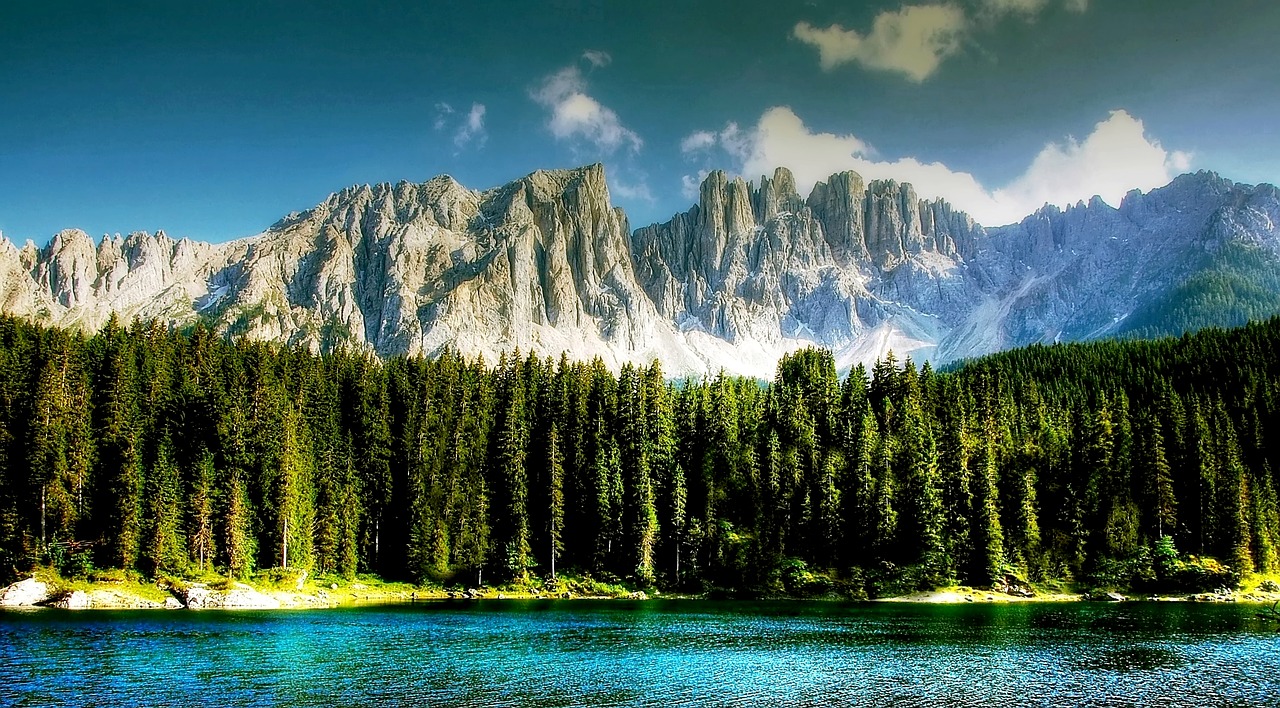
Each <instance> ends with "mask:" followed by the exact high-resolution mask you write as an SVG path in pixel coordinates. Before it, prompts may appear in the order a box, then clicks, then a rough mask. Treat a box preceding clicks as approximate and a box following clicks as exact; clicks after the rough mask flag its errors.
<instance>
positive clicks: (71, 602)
mask: <svg viewBox="0 0 1280 708" xmlns="http://www.w3.org/2000/svg"><path fill="white" fill-rule="evenodd" d="M53 606H54V607H58V608H61V609H64V610H87V609H89V608H90V607H93V601H92V600H90V599H89V594H88V593H86V592H84V591H83V590H73V591H71V593H69V594H68V595H67V596H66V597H64V598H61V599H59V600H57V601H56V602H54V603H53Z"/></svg>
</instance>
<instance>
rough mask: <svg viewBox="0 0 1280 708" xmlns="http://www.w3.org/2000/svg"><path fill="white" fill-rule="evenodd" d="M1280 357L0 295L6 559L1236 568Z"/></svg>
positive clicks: (772, 582)
mask: <svg viewBox="0 0 1280 708" xmlns="http://www.w3.org/2000/svg"><path fill="white" fill-rule="evenodd" d="M1277 352H1280V320H1275V319H1273V320H1271V321H1269V322H1265V323H1255V324H1250V325H1247V326H1245V327H1242V328H1239V329H1234V330H1219V329H1208V330H1204V331H1202V332H1200V333H1198V334H1195V335H1190V336H1184V337H1182V338H1179V339H1161V340H1152V341H1099V342H1092V343H1086V344H1060V345H1053V346H1033V347H1028V348H1024V349H1018V350H1014V351H1010V352H1006V353H1002V354H997V355H993V356H989V357H985V358H982V359H978V360H975V361H971V362H967V363H965V364H963V365H961V366H959V367H958V368H956V369H955V370H953V371H948V372H945V373H940V372H936V371H934V370H932V369H931V368H930V366H929V365H928V364H925V365H923V366H916V364H914V363H913V362H911V361H910V360H904V361H899V360H897V359H896V358H895V357H894V356H893V355H892V354H890V355H889V356H887V357H886V358H885V359H883V360H882V361H879V362H877V363H876V364H875V366H873V367H872V368H871V370H870V371H867V370H866V369H864V368H863V367H861V366H859V367H855V368H854V369H853V370H852V371H850V372H848V374H847V375H845V376H843V377H841V376H839V375H838V374H837V370H836V365H835V360H834V358H833V356H832V354H831V352H829V351H825V350H820V349H805V350H801V351H798V352H795V353H793V354H790V355H788V356H786V357H784V358H783V359H782V360H781V361H780V362H779V363H778V368H777V375H776V377H775V379H774V381H773V382H772V383H768V384H764V383H762V382H759V381H756V380H753V379H744V378H735V377H731V376H725V375H720V376H717V377H714V378H709V379H686V380H681V381H670V380H668V379H667V377H666V375H665V374H664V372H663V371H662V370H661V368H660V366H659V365H658V364H657V363H654V364H651V365H649V366H644V367H641V366H634V365H627V366H624V367H623V368H622V369H621V371H619V372H617V373H614V372H611V371H610V370H609V369H608V368H606V367H605V365H604V364H603V363H602V362H601V361H599V360H595V361H593V362H574V361H570V360H569V359H568V357H567V356H565V355H562V356H561V357H560V358H559V360H551V359H544V358H538V357H536V356H532V355H522V354H520V353H518V352H516V353H512V354H511V355H508V356H504V357H503V358H502V359H500V360H499V361H497V362H494V363H492V364H489V363H486V362H484V361H481V360H473V359H467V358H464V357H462V356H459V355H458V354H456V353H451V352H446V353H444V354H442V355H440V356H438V357H435V358H431V359H427V358H421V357H410V358H404V357H400V358H391V359H387V360H385V361H384V360H379V359H377V358H374V357H373V356H371V355H369V354H366V353H363V352H337V353H333V354H326V355H316V354H312V353H309V352H306V351H301V350H296V349H291V348H288V347H282V346H279V345H275V344H268V343H261V342H252V341H248V340H245V339H236V340H233V341H228V340H225V339H222V338H220V337H217V336H215V335H214V334H212V333H211V332H209V331H208V330H206V329H204V328H202V327H200V326H196V327H195V328H194V329H193V330H191V331H189V332H186V333H179V332H173V331H170V330H168V329H166V328H164V327H162V326H160V325H157V324H154V323H141V322H135V323H133V324H132V325H131V326H128V327H124V326H122V325H121V324H119V323H118V322H116V321H115V320H114V319H113V320H112V321H111V322H109V323H108V324H107V325H106V326H105V327H104V328H103V329H102V330H101V331H100V332H98V333H96V334H94V335H93V336H85V335H82V334H79V333H76V332H72V331H68V330H61V329H53V328H46V327H42V326H37V325H33V324H30V323H27V322H25V321H23V320H19V319H15V318H9V317H0V403H2V405H0V576H3V578H0V579H3V580H9V579H12V578H13V577H16V576H17V575H18V574H19V573H21V572H25V571H27V570H29V569H30V568H32V567H34V566H36V565H40V564H50V565H54V566H56V567H58V568H59V569H61V570H62V571H63V572H64V573H72V574H74V573H76V572H84V570H85V569H86V568H91V567H98V568H120V569H126V570H131V571H137V572H140V573H142V574H144V575H147V576H150V577H155V576H157V575H160V574H183V573H203V572H209V571H214V570H216V571H218V572H222V573H226V574H228V575H231V576H236V577H246V576H248V575H249V574H251V573H253V572H254V571H255V570H256V569H262V568H271V567H282V566H283V567H297V568H304V569H313V570H316V571H320V572H326V573H334V574H340V575H344V576H347V577H353V576H354V575H355V574H356V573H374V574H378V575H380V576H382V577H385V578H388V579H404V580H410V581H414V582H426V581H432V582H444V583H466V584H474V583H476V582H478V581H480V580H482V579H483V580H485V581H493V582H520V581H523V580H525V579H527V578H530V577H533V576H546V575H549V574H552V573H554V572H556V570H557V569H559V570H561V571H563V570H566V569H574V570H576V571H578V572H582V573H587V574H592V575H594V576H596V577H602V578H618V579H626V580H629V581H630V582H633V583H635V584H637V585H641V586H659V587H663V588H678V589H684V590H696V591H700V590H706V589H708V588H736V589H754V590H760V591H771V590H775V589H778V588H781V587H783V586H786V588H787V589H791V590H794V589H795V588H794V587H792V585H793V581H794V580H795V578H797V577H799V576H800V575H803V573H797V569H801V570H804V569H820V570H821V571H823V576H822V577H824V578H827V579H833V580H834V581H836V582H844V583H849V584H853V585H856V586H857V587H858V588H867V589H869V590H871V591H874V590H875V588H877V587H880V588H884V587H887V586H888V584H891V583H892V582H906V583H907V584H909V585H915V586H921V587H924V586H928V585H931V584H933V585H936V584H944V583H948V582H964V583H968V584H971V585H980V586H986V585H991V584H992V583H994V582H998V581H1000V579H1001V578H1003V577H1005V576H1006V575H1007V574H1013V575H1015V576H1019V577H1024V578H1029V579H1033V580H1034V579H1040V580H1044V579H1077V580H1083V581H1089V582H1095V583H1100V584H1105V583H1113V584H1114V583H1122V584H1127V585H1138V584H1142V583H1144V582H1146V583H1156V582H1161V583H1165V584H1178V583H1182V584H1185V585H1188V586H1191V585H1195V584H1196V583H1197V578H1198V579H1199V580H1201V581H1204V582H1217V581H1218V580H1219V578H1236V579H1238V578H1239V577H1241V576H1243V575H1245V574H1247V573H1250V572H1255V571H1257V572H1275V571H1276V570H1277V569H1280V555H1278V554H1280V550H1278V549H1280V519H1278V517H1277V503H1276V491H1275V490H1276V486H1277V483H1278V482H1280V480H1277V478H1276V473H1275V470H1276V469H1277V467H1278V463H1280V459H1277V455H1280V442H1277V437H1278V436H1280V418H1278V413H1280V410H1278V405H1280V401H1278V400H1277V381H1280V358H1278V357H1277ZM1182 553H1186V554H1191V556H1184V555H1181V554H1182ZM1192 556H1194V557H1192ZM1206 558H1216V559H1218V561H1220V563H1214V562H1212V561H1206V560H1205V559H1206ZM1206 574H1207V575H1206ZM1192 576H1195V577H1192ZM805 577H808V576H805ZM1206 578H1207V580H1206Z"/></svg>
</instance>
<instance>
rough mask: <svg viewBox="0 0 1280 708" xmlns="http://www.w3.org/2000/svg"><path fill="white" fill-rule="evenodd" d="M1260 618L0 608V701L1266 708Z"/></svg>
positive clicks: (1269, 629)
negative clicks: (1229, 707) (1241, 707)
mask: <svg viewBox="0 0 1280 708" xmlns="http://www.w3.org/2000/svg"><path fill="white" fill-rule="evenodd" d="M1257 611H1258V608H1257V607H1250V606H1243V605H1241V606H1237V605H1193V604H1185V603H1124V604H1118V605H1101V604H1089V603H1068V604H1019V605H1000V606H996V605H969V604H966V605H900V604H840V603H827V602H713V601H702V600H679V601H653V600H651V601H647V602H626V601H600V602H595V601H581V600H574V601H561V602H555V601H532V602H519V601H503V602H497V601H488V602H471V603H464V602H438V603H420V604H417V605H411V606H382V607H367V608H355V609H337V610H313V611H295V612H288V611H283V612H280V611H272V612H220V611H206V612H182V611H176V612H162V611H133V612H102V611H93V612H80V613H75V612H70V611H56V610H39V611H23V612H19V611H0V704H2V705H18V706H62V705H66V706H82V705H99V706H116V705H172V706H189V705H217V706H236V705H285V706H313V705H314V706H322V705H477V706H519V705H546V706H571V705H592V706H672V705H687V706H695V705H697V706H701V705H734V706H778V705H797V706H827V705H904V706H906V705H912V706H914V705H922V706H953V705H960V706H964V705H972V706H991V705H1011V706H1039V705H1051V706H1058V705H1061V706H1077V705H1099V706H1101V705H1141V706H1203V705H1233V706H1234V705H1270V706H1280V631H1277V624H1276V623H1274V622H1268V621H1265V620H1261V619H1258V618H1257V617H1256V613H1257Z"/></svg>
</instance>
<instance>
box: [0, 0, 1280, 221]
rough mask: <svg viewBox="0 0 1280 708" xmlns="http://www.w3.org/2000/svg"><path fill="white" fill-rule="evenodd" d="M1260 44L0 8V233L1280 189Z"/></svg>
mask: <svg viewBox="0 0 1280 708" xmlns="http://www.w3.org/2000/svg"><path fill="white" fill-rule="evenodd" d="M106 5H114V7H105V6H106ZM513 5H515V6H517V7H512V6H513ZM1278 36H1280V3H1275V2H1271V1H1270V0H1267V1H1263V0H1219V1H1217V2H1212V3H1209V2H1203V1H1202V0H1166V1H1163V2H1146V1H1143V0H1087V1H1085V0H916V4H914V5H909V4H903V3H901V2H893V1H884V2H868V3H858V2H849V1H847V0H846V1H845V2H824V1H821V0H813V1H809V2H776V1H773V2H758V1H756V0H736V1H733V2H729V1H719V0H716V1H713V2H648V3H633V2H606V1H605V0H551V1H549V2H542V3H532V2H531V3H519V4H517V3H507V2H472V3H456V2H448V3H445V2H434V1H428V2H423V1H417V2H408V1H406V2H380V3H369V4H366V3H339V2H301V1H295V0H275V1H271V0H267V1H264V2H251V3H238V2H221V3H203V2H198V3H184V2H172V1H171V0H170V1H168V2H152V3H97V2H92V3H71V2H58V1H57V0H53V1H52V2H47V3H26V2H22V3H4V4H3V6H0V231H3V232H4V234H5V235H6V236H8V237H9V238H10V239H11V240H15V241H22V240H25V239H28V238H30V239H34V240H35V241H36V242H37V243H44V242H47V240H48V239H49V237H50V236H51V235H52V234H53V233H54V232H55V231H57V230H59V229H62V228H69V227H76V228H83V229H85V230H86V231H88V232H90V233H91V234H94V235H95V236H96V235H100V234H103V233H115V232H129V231H133V230H155V229H164V230H166V231H167V232H169V233H170V234H171V235H175V236H190V237H192V238H199V239H206V240H214V241H221V240H226V239H229V238H235V237H239V236H247V235H252V234H254V233H257V232H259V231H261V230H263V229H264V228H266V227H267V226H269V225H270V224H271V223H272V222H273V221H275V220H276V219H278V218H279V217H281V216H283V215H284V214H286V213H288V212H290V211H294V210H299V209H305V208H307V207H309V206H312V205H314V204H316V203H317V202H319V201H321V200H322V199H323V198H324V197H325V196H326V195H328V194H329V193H330V192H333V191H337V190H339V189H341V188H342V187H344V186H347V185H350V184H357V183H373V182H396V181H399V180H412V181H422V180H426V179H429V178H430V177H432V176H434V175H437V174H441V173H447V174H451V175H453V176H454V177H456V178H457V179H458V180H459V181H461V182H462V183H463V184H466V185H467V186H470V187H473V188H488V187H492V186H496V185H498V184H501V183H504V182H507V181H509V180H511V179H515V178H517V177H520V176H521V175H524V174H526V173H528V172H530V171H532V170H535V169H538V168H544V167H548V168H549V167H571V166H576V165H579V164H585V163H589V162H595V161H602V162H604V163H605V165H606V168H607V172H608V175H609V179H610V187H611V191H612V194H613V197H614V201H615V202H616V203H618V204H620V205H622V206H624V207H626V208H627V211H628V213H629V214H630V215H631V217H632V220H633V224H632V225H633V227H634V226H640V225H643V224H646V223H650V222H652V221H656V220H662V219H665V218H667V217H669V216H670V215H671V214H672V213H674V212H676V211H682V210H684V209H686V208H687V207H688V204H689V203H690V195H691V193H692V191H691V190H692V187H693V186H694V185H696V183H697V181H698V179H699V177H700V175H702V174H703V173H705V171H706V170H709V169H715V168H720V169H726V170H728V171H730V172H734V173H738V174H743V175H744V176H746V177H748V178H756V177H758V176H759V175H760V174H761V173H762V172H766V171H770V172H771V171H772V169H773V167H774V166H777V165H778V164H783V165H786V166H787V167H790V168H791V169H792V170H793V171H795V172H796V175H797V178H798V182H799V183H800V184H801V186H802V188H804V187H807V186H808V185H810V184H812V182H813V181H815V180H817V179H821V178H822V177H824V176H825V175H827V174H830V173H831V172H834V171H836V170H839V169H857V170H858V171H859V172H862V173H863V174H864V176H866V177H868V178H878V177H891V178H896V179H900V180H902V179H906V180H909V181H911V182H913V184H915V185H916V187H917V190H918V191H919V192H920V193H921V194H922V195H925V196H943V197H946V198H948V199H950V200H951V201H953V202H955V203H956V204H957V205H959V206H961V207H962V208H965V209H968V210H970V211H971V212H972V213H974V214H975V215H976V216H978V217H979V220H980V221H982V222H984V223H990V224H994V223H997V222H1001V221H1009V220H1013V219H1016V218H1017V217H1018V216H1021V215H1022V214H1025V213H1027V212H1029V211H1030V210H1032V209H1034V208H1035V207H1037V206H1039V205H1040V204H1043V203H1044V202H1046V201H1052V202H1058V203H1069V202H1071V201H1074V200H1077V199H1085V198H1088V196H1090V195H1091V194H1093V193H1101V194H1102V195H1103V197H1104V198H1106V199H1108V200H1109V201H1115V200H1116V199H1118V197H1119V195H1120V194H1123V192H1124V191H1125V190H1127V189H1129V188H1132V187H1139V188H1142V189H1149V188H1152V187H1155V186H1159V185H1160V184H1163V183H1164V182H1165V181H1167V180H1168V178H1170V177H1171V176H1173V175H1174V174H1176V173H1177V172H1180V171H1183V170H1185V169H1213V170H1216V171H1218V172H1220V173H1221V174H1223V175H1224V176H1226V177H1228V178H1231V179H1235V180H1239V181H1245V182H1258V181H1267V182H1276V181H1280V129H1278V128H1277V124H1280V121H1278V120H1277V116H1280V49H1278V47H1280V42H1278V41H1277V40H1276V37H1278Z"/></svg>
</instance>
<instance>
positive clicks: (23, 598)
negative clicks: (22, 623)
mask: <svg viewBox="0 0 1280 708" xmlns="http://www.w3.org/2000/svg"><path fill="white" fill-rule="evenodd" d="M48 600H49V586H48V585H47V584H46V583H42V582H40V581H39V580H36V579H35V578H34V577H33V578H27V579H26V580H19V581H18V582H16V583H14V584H13V585H10V586H9V587H7V588H5V589H4V590H3V591H0V607H32V606H34V605H39V604H41V603H44V602H48Z"/></svg>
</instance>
